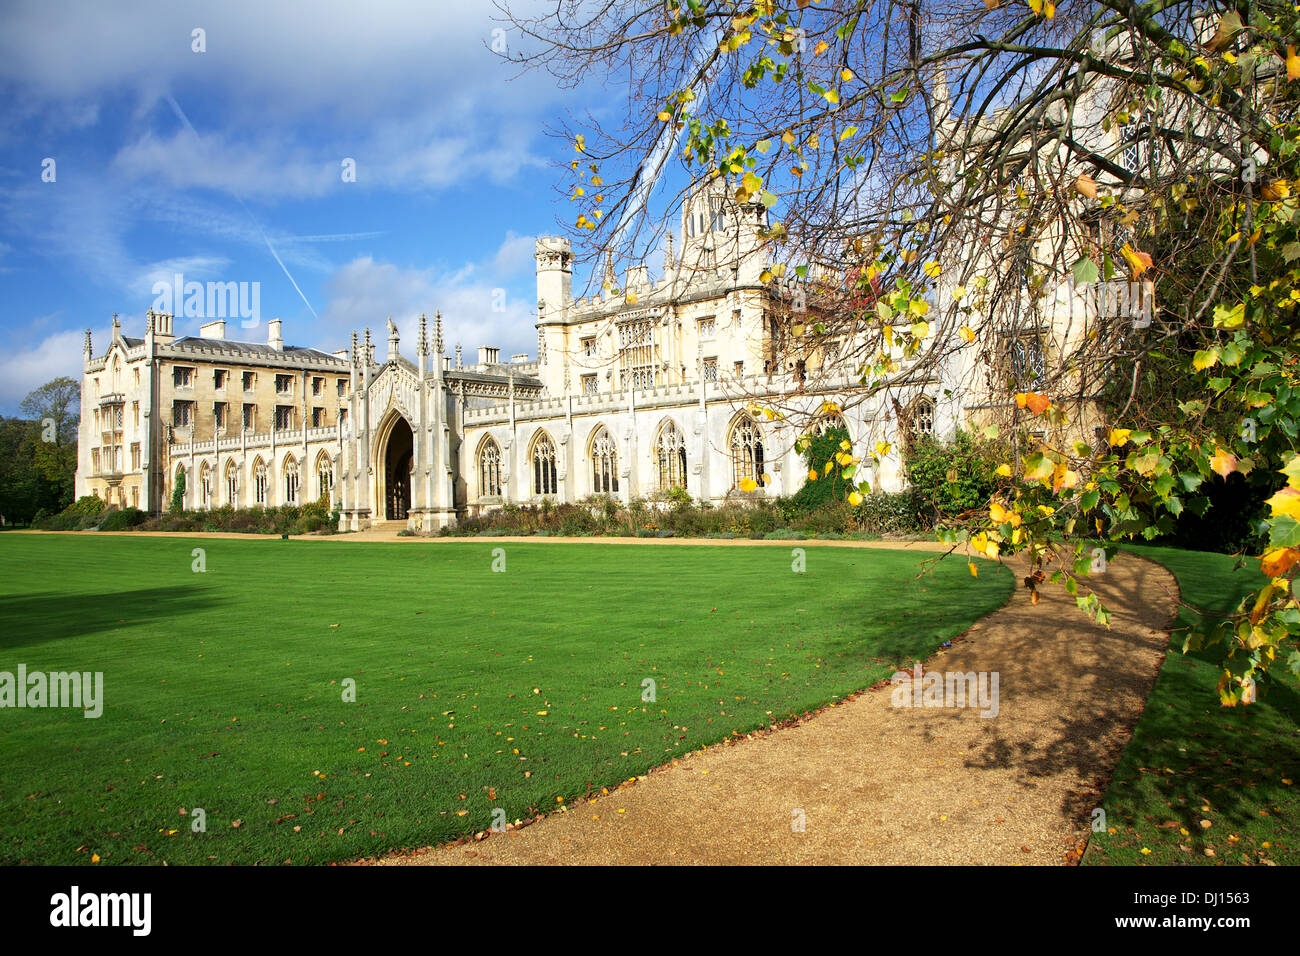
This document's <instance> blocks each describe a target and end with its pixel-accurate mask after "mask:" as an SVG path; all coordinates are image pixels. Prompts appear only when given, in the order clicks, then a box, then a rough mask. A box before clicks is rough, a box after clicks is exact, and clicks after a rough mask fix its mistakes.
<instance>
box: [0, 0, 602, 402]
mask: <svg viewBox="0 0 1300 956" xmlns="http://www.w3.org/2000/svg"><path fill="white" fill-rule="evenodd" d="M307 9H310V11H311V13H310V15H308V14H306V13H305V12H304V11H305V10H307ZM494 17H495V11H494V9H493V7H492V5H491V3H490V2H488V0H460V2H457V3H446V2H444V0H421V2H411V3H405V2H376V3H356V2H344V3H334V2H319V3H313V4H311V5H309V6H302V7H301V8H300V6H299V5H297V4H289V3H277V2H273V0H263V2H258V3H247V2H232V0H223V2H221V3H219V4H217V3H202V4H199V3H187V2H176V0H172V2H167V3H126V2H114V3H91V2H81V3H74V4H65V3H62V2H37V3H8V4H6V8H5V11H4V12H3V13H0V104H2V105H0V290H2V292H3V295H2V296H0V302H3V306H2V307H0V323H2V324H3V337H4V343H5V347H4V349H3V350H0V414H6V415H11V414H14V413H15V412H16V410H17V405H18V402H19V401H20V400H21V399H22V397H23V396H24V395H25V394H26V393H27V392H28V391H29V390H30V389H32V388H33V387H35V386H37V385H39V384H41V383H43V382H45V381H48V380H49V379H50V378H53V377H54V376H56V375H61V374H66V375H73V376H77V375H79V373H80V367H81V342H82V334H83V330H84V329H85V328H90V329H91V330H92V332H93V334H94V337H95V348H96V353H97V354H98V353H99V352H100V351H102V349H103V347H104V345H105V344H106V342H107V339H108V329H109V324H110V321H111V316H112V313H114V312H117V313H120V316H121V320H122V322H123V326H124V332H125V333H126V334H128V335H137V336H138V335H142V334H143V323H144V313H145V311H146V310H147V309H148V308H149V307H150V306H151V305H152V304H153V302H154V291H153V286H154V283H155V282H156V281H158V280H159V279H160V278H162V277H170V276H172V275H173V274H175V273H176V272H181V273H183V275H184V276H185V279H186V280H187V281H188V280H194V281H199V282H204V283H206V282H208V281H220V282H229V281H234V282H250V283H251V282H258V283H260V295H261V316H262V324H261V325H260V326H259V327H257V328H253V329H247V330H245V329H240V328H237V326H238V322H237V321H236V322H232V323H231V325H230V327H228V333H227V334H228V335H230V336H231V337H239V338H245V339H249V340H252V341H265V339H266V325H265V323H266V320H267V319H269V318H275V317H279V318H281V319H283V320H284V336H285V340H286V342H287V343H289V344H293V345H311V346H316V347H319V348H324V349H329V350H333V349H336V348H342V347H345V346H346V345H347V342H348V337H349V333H350V331H351V329H353V328H362V327H365V326H367V325H368V326H370V328H371V329H372V330H374V332H373V334H374V336H375V338H376V340H378V341H380V347H379V354H380V355H381V356H382V355H383V348H384V346H383V343H382V340H383V339H384V333H383V331H382V330H383V326H384V322H385V319H386V317H387V316H389V315H392V316H393V318H394V319H395V320H396V321H397V322H398V324H399V326H400V327H401V329H402V332H403V335H402V339H403V343H402V344H403V351H404V353H405V354H407V355H408V356H410V355H413V353H414V347H415V336H414V329H415V325H416V323H417V321H418V316H419V314H420V312H422V311H423V312H427V313H428V314H429V316H430V318H432V315H433V312H434V310H435V309H441V311H442V313H443V318H444V323H445V325H446V328H447V332H446V335H447V347H448V351H449V352H450V350H451V348H452V346H454V344H455V343H456V342H457V341H460V342H461V343H462V344H463V345H464V346H465V349H466V353H467V355H472V354H473V350H474V348H475V347H477V346H478V345H483V344H491V345H497V346H499V347H500V348H501V349H502V354H503V355H508V354H511V353H513V352H528V353H529V354H530V355H531V354H534V353H535V351H536V332H535V330H534V328H533V321H534V320H533V313H534V311H535V305H536V286H535V282H534V278H533V259H532V252H533V239H534V237H535V236H536V235H538V234H550V233H555V232H557V231H559V226H558V224H557V222H556V217H557V216H564V217H566V218H567V217H568V216H570V215H571V211H570V209H569V208H568V204H567V203H566V202H564V200H563V197H562V196H561V195H560V194H559V193H557V192H556V187H557V186H560V185H563V184H564V183H565V181H564V178H563V177H562V175H561V174H560V173H559V172H558V171H557V170H556V169H555V168H554V163H555V162H557V161H561V162H563V161H567V159H568V158H569V157H568V155H567V154H568V153H569V152H570V150H568V148H567V147H566V144H565V143H563V142H561V141H559V140H557V139H555V138H554V137H551V136H548V135H547V133H546V128H547V126H548V125H552V126H553V125H557V124H558V123H559V121H560V120H561V119H562V118H563V116H564V115H565V113H566V111H573V112H582V111H584V110H586V109H589V108H590V107H591V106H592V104H591V103H588V102H583V101H582V100H581V98H580V97H581V93H580V92H578V93H575V92H573V91H560V90H557V89H556V87H555V86H554V84H553V83H552V82H551V81H550V80H549V78H547V77H546V76H545V75H538V74H529V75H527V76H525V77H523V78H522V79H515V80H512V79H511V77H512V76H514V74H515V71H514V70H513V69H512V68H511V67H509V66H508V65H505V64H503V63H502V62H501V61H500V60H499V59H498V58H497V57H496V56H495V55H494V54H493V53H492V52H491V50H490V49H489V48H488V45H489V44H490V43H491V42H492V40H493V34H492V31H493V29H494V28H495V27H501V26H503V25H502V24H500V23H498V22H497V21H496V20H495V19H494ZM195 29H202V30H203V31H204V32H205V37H204V39H205V43H206V52H202V53H200V52H195V51H194V50H193V48H192V47H193V45H194V40H193V31H194V30H195ZM505 40H506V42H507V43H511V42H515V41H516V37H514V36H513V35H512V34H510V33H509V32H507V33H506V35H505ZM187 124H188V125H187ZM349 158H350V159H353V160H355V162H356V182H353V183H348V182H344V181H343V175H342V170H343V167H342V163H343V161H344V160H345V159H349ZM46 159H53V160H54V175H55V180H54V181H53V182H44V181H42V170H43V168H47V167H48V164H46V163H45V160H46ZM268 243H269V247H268ZM272 250H274V254H273V253H272ZM277 255H278V257H279V259H280V260H281V261H282V262H283V268H282V267H281V265H280V264H279V263H277V260H276V256H277ZM286 271H287V273H288V275H286ZM289 276H292V279H293V282H296V283H297V285H298V287H299V288H300V289H301V295H300V294H299V292H298V291H296V290H295V288H294V285H293V282H291V281H290V278H289ZM495 289H503V290H505V292H504V310H494V308H493V304H494V301H497V302H500V301H501V297H500V295H497V296H496V297H495V299H494V295H493V290H495ZM304 300H305V301H304ZM313 313H314V314H313ZM200 321H201V320H200V319H198V318H191V319H184V318H182V317H178V319H177V329H176V331H177V333H178V334H187V333H195V332H197V327H198V325H199V324H200Z"/></svg>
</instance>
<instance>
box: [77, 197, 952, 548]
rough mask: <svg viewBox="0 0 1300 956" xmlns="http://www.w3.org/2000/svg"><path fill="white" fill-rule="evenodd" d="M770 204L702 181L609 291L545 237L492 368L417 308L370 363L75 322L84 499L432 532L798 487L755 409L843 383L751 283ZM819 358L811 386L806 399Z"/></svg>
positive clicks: (943, 420)
mask: <svg viewBox="0 0 1300 956" xmlns="http://www.w3.org/2000/svg"><path fill="white" fill-rule="evenodd" d="M764 216H765V212H764V210H763V208H762V207H761V206H758V205H749V204H746V205H740V206H737V205H736V204H734V203H729V202H728V201H727V200H725V199H724V198H723V197H722V196H720V195H719V194H717V193H715V192H709V191H700V192H697V193H696V194H695V195H694V196H693V197H692V198H691V199H690V200H689V201H688V202H686V203H685V204H684V208H683V211H682V218H681V231H680V235H681V245H682V248H681V252H680V254H677V253H674V252H673V251H672V245H671V236H670V237H669V248H668V253H667V255H666V256H665V263H664V276H663V278H662V279H660V280H658V281H656V282H653V283H652V282H651V281H650V280H649V276H648V270H647V269H646V267H645V266H633V267H631V268H630V269H629V270H628V271H627V274H626V276H625V281H624V282H623V286H622V288H621V289H618V291H617V292H613V291H610V290H611V289H614V288H616V285H615V283H614V281H613V276H612V273H608V272H607V276H606V279H607V282H606V289H605V291H602V292H601V293H600V294H599V295H597V296H592V297H587V298H577V299H575V298H573V296H572V293H571V285H572V255H571V251H570V247H569V244H568V242H567V241H566V240H564V239H558V238H550V237H542V238H540V239H538V240H537V244H536V261H537V292H538V302H537V332H538V355H537V358H536V360H530V359H529V358H528V356H526V355H516V356H514V357H512V358H511V359H510V360H509V361H508V362H502V361H500V358H499V354H498V350H496V349H494V348H489V347H482V348H479V349H478V354H477V362H476V363H474V364H472V365H464V364H462V360H461V352H460V348H459V346H457V348H456V356H455V358H454V359H452V358H449V357H447V356H446V355H445V354H444V353H445V349H444V343H443V338H442V325H441V319H440V318H439V319H436V320H435V322H434V324H433V328H432V329H431V330H430V329H429V327H428V325H427V323H426V321H425V320H424V319H423V318H422V319H421V322H420V331H419V338H418V341H417V343H416V348H415V350H414V352H415V354H414V361H412V360H411V359H410V358H408V357H407V356H405V355H403V354H402V353H401V349H400V343H399V338H398V334H397V329H396V327H395V326H394V325H393V324H392V322H391V321H390V322H389V323H388V341H387V352H386V354H385V355H384V357H383V359H382V360H380V359H379V358H378V357H377V356H376V355H375V346H374V344H372V342H371V339H370V332H369V330H366V332H365V334H364V338H363V339H362V341H360V342H358V336H357V334H356V333H355V332H354V333H353V335H352V343H351V347H350V348H348V349H345V350H342V351H338V352H335V353H333V354H327V353H324V352H320V351H316V350H315V349H310V348H297V347H290V346H286V345H285V344H284V341H283V338H282V334H281V323H280V321H279V320H273V321H271V322H270V323H269V329H270V334H269V337H268V340H267V342H265V343H251V342H243V341H237V340H235V339H234V338H232V337H229V336H228V335H227V328H226V323H225V322H224V321H213V322H208V323H207V324H205V325H203V326H202V327H201V328H200V330H199V334H198V336H197V337H194V336H185V337H181V338H175V337H174V336H173V334H172V322H173V317H172V316H170V315H166V314H160V313H156V312H150V313H148V315H147V316H146V320H145V334H144V338H142V339H139V338H129V337H126V336H124V335H122V334H121V330H120V328H119V326H118V323H117V320H116V319H114V324H113V338H112V341H111V342H109V343H108V347H107V348H106V350H105V351H104V352H103V353H102V354H101V355H98V356H95V355H93V354H92V347H91V341H90V335H89V333H87V336H86V345H85V364H84V378H83V385H82V410H83V414H82V418H81V433H80V443H79V459H78V470H77V494H78V496H80V495H86V494H93V495H97V496H99V497H101V498H104V499H106V500H107V501H109V502H110V503H112V504H115V505H121V506H134V507H139V508H143V509H147V510H149V511H155V512H156V511H159V510H165V509H166V508H167V507H168V505H169V502H170V500H171V496H172V493H173V490H174V489H175V487H176V485H177V483H178V482H179V481H180V480H181V476H182V474H183V475H184V490H183V499H184V505H185V507H186V508H198V509H205V508H216V507H223V506H233V507H253V506H264V507H273V506H278V505H284V504H302V503H305V502H307V501H309V500H316V499H319V498H321V497H322V496H323V497H324V498H325V499H326V500H327V501H329V502H330V504H331V505H332V507H334V508H337V509H338V511H339V513H340V527H341V529H343V530H348V529H352V530H357V529H361V528H364V527H367V526H369V525H370V524H372V523H373V522H376V521H404V522H405V523H406V525H407V526H408V527H410V528H412V529H415V530H432V529H436V528H439V527H443V526H445V525H447V524H450V523H453V522H455V521H456V520H457V519H458V518H459V517H462V516H466V515H473V514H477V513H480V512H482V511H484V510H486V509H491V508H498V507H501V506H502V505H503V504H506V503H511V502H514V503H531V502H540V501H542V500H548V499H549V500H552V501H557V502H574V501H579V500H582V499H584V498H587V497H589V496H592V495H597V494H600V495H606V494H607V495H612V496H615V497H617V498H619V499H621V500H623V501H627V500H629V499H631V498H633V497H655V496H659V495H662V494H664V493H666V492H668V491H669V490H670V489H673V488H681V489H685V491H686V492H687V493H689V494H690V495H691V496H692V497H693V498H696V499H705V500H710V501H714V502H718V501H722V500H724V499H726V498H727V497H728V496H732V495H736V494H738V493H741V492H740V489H741V483H742V481H743V480H744V479H745V478H753V479H755V480H756V481H758V482H759V488H758V489H757V490H756V491H749V492H747V493H745V494H747V496H748V497H756V496H759V497H761V496H778V495H789V494H793V493H794V492H795V491H797V490H798V489H799V488H800V487H801V485H802V483H803V481H804V471H805V468H804V466H803V465H802V463H801V460H800V458H799V455H798V454H797V453H796V452H795V451H794V443H795V440H796V439H797V438H798V437H799V433H800V432H799V431H797V430H796V429H795V428H794V427H793V426H792V425H789V424H787V423H785V422H783V421H781V420H780V419H777V420H768V419H767V418H766V417H765V416H762V415H755V414H751V412H750V410H749V409H750V407H751V406H752V405H753V404H754V403H756V402H757V403H761V402H762V401H763V397H764V396H772V395H780V396H782V397H783V399H782V400H783V401H784V402H785V403H786V404H787V406H788V405H789V404H790V402H791V401H793V402H795V403H798V402H803V403H805V404H806V407H807V410H808V412H809V413H810V414H812V415H815V414H816V413H817V410H818V409H820V408H822V403H823V401H826V400H830V401H835V400H836V397H837V394H844V393H847V392H848V391H849V390H850V389H851V387H852V384H853V383H852V381H851V380H850V378H849V377H848V375H847V370H846V374H845V375H844V376H841V377H837V375H836V374H835V372H834V370H833V369H832V368H831V363H829V362H828V359H827V357H826V356H825V355H822V354H818V353H816V352H809V353H807V354H805V355H803V356H802V357H797V358H792V357H790V353H789V350H788V349H785V348H779V347H778V343H777V341H776V339H775V335H776V332H775V326H774V324H772V323H770V322H769V320H768V318H767V313H768V310H769V309H770V308H771V307H772V305H773V303H772V301H771V299H770V298H769V296H770V294H771V292H770V289H769V288H768V287H767V286H765V285H764V284H763V283H762V282H761V281H760V278H759V276H760V273H761V272H762V270H763V268H764V260H763V258H762V253H761V251H760V248H759V243H758V231H759V229H760V228H761V227H762V226H763V225H764ZM717 263H726V265H725V266H722V267H718V266H717ZM430 332H432V334H431V335H430ZM824 363H826V367H825V368H823V367H822V366H823V364H824ZM814 370H820V371H821V373H822V374H820V375H818V376H817V381H818V383H819V386H820V387H821V389H822V391H820V392H819V393H818V394H816V395H811V394H804V393H803V389H802V387H801V386H802V381H803V378H804V376H805V374H807V373H810V372H811V371H814ZM837 389H838V390H839V391H838V392H837ZM940 391H941V389H940V388H939V386H938V383H935V385H934V388H933V389H929V390H927V389H924V388H922V389H920V390H919V391H918V394H917V395H915V396H913V398H912V401H913V402H915V403H918V405H919V408H920V414H919V415H914V416H913V424H914V427H917V426H919V427H920V428H921V429H922V430H935V431H950V430H951V429H952V427H953V426H954V425H955V422H954V421H949V420H948V419H950V418H951V417H952V415H951V413H949V412H946V411H944V410H941V409H940V407H939V406H938V405H937V404H936V401H935V396H937V395H938V394H939V392H940ZM930 393H932V394H930ZM836 418H837V420H836V422H835V423H836V424H843V425H844V426H845V427H847V429H848V431H849V433H850V437H851V438H852V440H853V442H854V444H855V447H863V446H862V444H861V443H866V446H865V447H871V446H872V445H874V443H875V442H876V441H878V440H890V439H891V435H890V434H889V433H888V421H889V418H890V416H889V413H888V409H886V408H885V407H883V403H881V404H879V405H873V404H872V403H870V402H868V403H865V404H859V405H856V406H854V407H852V408H851V409H849V410H847V411H845V412H844V414H843V416H842V417H840V416H836ZM896 455H897V453H896V452H894V453H893V455H891V456H886V457H885V459H884V460H882V462H881V463H880V465H879V466H878V467H877V468H875V469H871V470H870V471H869V473H868V474H867V475H866V477H867V478H868V480H870V481H871V484H872V487H873V488H883V489H885V490H894V489H897V488H899V487H901V485H902V477H901V466H900V462H899V461H898V459H897V457H896ZM868 460H869V459H868ZM764 476H766V481H764Z"/></svg>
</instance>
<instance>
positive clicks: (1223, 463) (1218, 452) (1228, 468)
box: [1210, 448, 1286, 497]
mask: <svg viewBox="0 0 1300 956" xmlns="http://www.w3.org/2000/svg"><path fill="white" fill-rule="evenodd" d="M1210 468H1211V469H1213V471H1214V472H1215V474H1217V475H1218V476H1219V477H1220V478H1227V477H1228V476H1229V475H1230V474H1232V473H1233V472H1234V471H1236V470H1237V456H1236V455H1234V454H1232V452H1230V451H1228V450H1227V449H1224V448H1215V449H1214V454H1213V455H1212V456H1211V458H1210ZM1283 490H1284V491H1285V490H1286V489H1283ZM1280 493H1281V492H1279V494H1280ZM1274 497H1277V496H1276V495H1274Z"/></svg>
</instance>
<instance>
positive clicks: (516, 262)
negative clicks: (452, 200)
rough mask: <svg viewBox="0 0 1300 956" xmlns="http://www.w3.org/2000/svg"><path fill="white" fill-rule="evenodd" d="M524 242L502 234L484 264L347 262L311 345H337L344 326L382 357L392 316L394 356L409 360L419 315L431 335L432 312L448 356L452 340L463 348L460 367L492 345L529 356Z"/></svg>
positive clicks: (530, 307) (530, 301)
mask: <svg viewBox="0 0 1300 956" xmlns="http://www.w3.org/2000/svg"><path fill="white" fill-rule="evenodd" d="M532 242H533V240H532V239H531V237H521V236H517V235H515V234H514V233H507V234H506V237H505V239H504V240H503V241H502V243H501V245H500V246H499V247H498V248H497V250H496V252H495V253H493V254H492V255H491V256H489V257H488V258H487V259H486V260H485V261H484V263H466V264H464V265H462V266H460V267H459V268H455V269H451V268H438V267H434V266H429V267H425V268H407V267H401V266H397V265H395V264H393V263H391V262H377V261H375V260H374V259H373V258H371V257H369V256H364V257H360V258H357V259H354V260H352V261H351V262H349V263H348V264H347V265H345V266H343V267H342V268H340V269H339V270H338V271H337V272H336V273H335V274H334V276H333V277H332V278H331V279H330V282H329V285H328V290H329V302H328V304H327V306H326V308H325V310H324V312H323V313H322V314H321V326H320V328H319V329H318V330H317V332H318V336H319V337H320V338H321V339H323V340H324V341H322V342H320V343H319V344H318V347H322V348H330V349H334V348H341V347H343V346H344V345H346V344H347V342H346V341H344V340H345V338H346V337H347V336H348V335H349V334H350V332H351V330H352V329H363V328H366V327H369V328H370V330H371V337H372V341H373V342H374V343H375V354H376V355H377V356H379V357H380V358H381V359H382V358H383V357H384V356H385V354H386V352H387V348H388V345H387V333H386V332H385V331H384V327H385V323H386V321H387V319H388V317H389V316H392V318H393V321H394V322H395V323H396V324H397V326H398V329H399V332H400V334H401V349H402V354H403V355H405V356H406V357H407V358H411V359H413V358H414V356H415V340H416V333H417V330H418V328H419V318H420V314H421V313H425V314H426V315H427V317H428V319H429V323H430V335H432V324H433V318H434V313H435V312H436V311H441V312H442V321H443V340H444V344H445V346H446V350H447V354H449V355H450V354H452V353H453V351H454V349H455V346H456V343H457V342H459V343H460V344H461V345H463V346H464V347H465V349H466V356H467V357H466V362H470V361H473V359H472V358H471V357H470V356H472V355H473V354H474V350H475V349H476V348H477V347H478V346H480V345H495V346H497V347H499V348H500V349H501V352H502V354H503V355H509V354H512V353H515V352H528V353H529V354H530V355H531V354H533V353H534V352H535V351H536V349H537V333H536V331H535V327H534V323H535V321H536V318H535V311H534V301H535V299H534V296H533V295H532V292H531V288H530V283H528V282H527V281H526V280H525V281H523V282H522V283H521V282H520V281H519V277H520V272H521V268H520V259H521V250H522V249H524V248H527V250H528V256H529V261H531V256H532ZM525 243H526V246H525ZM512 279H513V280H515V281H511V280H512Z"/></svg>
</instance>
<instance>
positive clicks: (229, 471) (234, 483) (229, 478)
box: [226, 458, 239, 508]
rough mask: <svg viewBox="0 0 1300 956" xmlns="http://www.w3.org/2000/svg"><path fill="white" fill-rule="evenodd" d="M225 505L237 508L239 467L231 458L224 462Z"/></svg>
mask: <svg viewBox="0 0 1300 956" xmlns="http://www.w3.org/2000/svg"><path fill="white" fill-rule="evenodd" d="M226 504H228V505H230V507H232V508H238V507H239V466H238V465H236V464H235V460H234V459H233V458H232V459H230V461H228V462H226Z"/></svg>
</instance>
